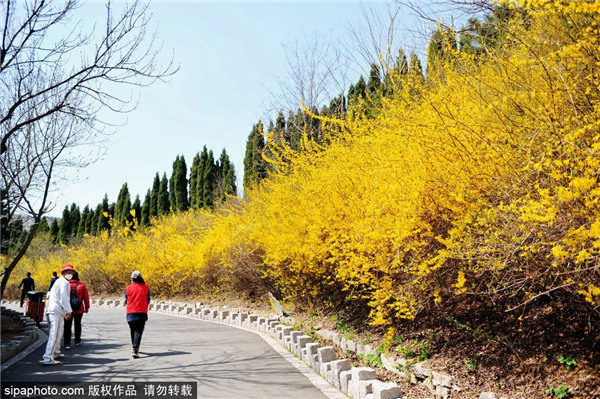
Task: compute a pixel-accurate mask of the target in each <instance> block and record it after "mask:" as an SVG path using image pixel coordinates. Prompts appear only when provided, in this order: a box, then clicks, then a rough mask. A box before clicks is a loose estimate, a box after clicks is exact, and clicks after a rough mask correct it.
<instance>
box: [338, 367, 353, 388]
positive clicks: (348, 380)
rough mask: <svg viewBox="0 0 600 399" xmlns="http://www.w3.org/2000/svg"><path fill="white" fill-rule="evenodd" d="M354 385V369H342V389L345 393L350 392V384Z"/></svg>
mask: <svg viewBox="0 0 600 399" xmlns="http://www.w3.org/2000/svg"><path fill="white" fill-rule="evenodd" d="M351 385H352V370H346V371H342V372H341V373H340V389H341V391H342V392H344V393H345V394H349V389H350V386H351Z"/></svg>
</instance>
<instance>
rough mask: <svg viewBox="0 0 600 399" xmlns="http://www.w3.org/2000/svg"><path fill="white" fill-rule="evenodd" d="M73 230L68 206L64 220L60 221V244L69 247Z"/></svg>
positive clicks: (63, 214)
mask: <svg viewBox="0 0 600 399" xmlns="http://www.w3.org/2000/svg"><path fill="white" fill-rule="evenodd" d="M72 230H73V227H72V224H71V212H70V211H69V206H68V205H67V206H65V209H64V210H63V213H62V218H61V219H60V224H59V225H58V242H60V243H61V244H65V245H67V244H68V243H69V240H70V238H71V231H72Z"/></svg>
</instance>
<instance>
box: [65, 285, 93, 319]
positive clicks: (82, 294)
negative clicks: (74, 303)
mask: <svg viewBox="0 0 600 399" xmlns="http://www.w3.org/2000/svg"><path fill="white" fill-rule="evenodd" d="M69 284H70V285H71V292H74V293H75V294H76V295H77V298H79V301H80V302H81V307H80V308H79V310H77V311H75V312H73V313H74V314H82V313H87V311H88V310H89V309H90V294H89V292H88V289H87V287H86V285H85V284H83V283H82V282H81V281H79V280H69ZM77 284H79V285H77Z"/></svg>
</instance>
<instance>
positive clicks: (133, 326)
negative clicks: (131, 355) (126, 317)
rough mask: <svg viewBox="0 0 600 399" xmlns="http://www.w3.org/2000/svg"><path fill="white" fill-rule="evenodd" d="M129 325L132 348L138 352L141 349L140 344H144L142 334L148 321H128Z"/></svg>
mask: <svg viewBox="0 0 600 399" xmlns="http://www.w3.org/2000/svg"><path fill="white" fill-rule="evenodd" d="M127 324H129V331H130V332H131V347H132V348H133V349H135V350H138V349H139V348H140V343H141V342H142V334H143V333H144V327H145V326H146V320H134V321H128V322H127Z"/></svg>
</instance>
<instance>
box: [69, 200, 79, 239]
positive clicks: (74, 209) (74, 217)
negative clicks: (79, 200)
mask: <svg viewBox="0 0 600 399" xmlns="http://www.w3.org/2000/svg"><path fill="white" fill-rule="evenodd" d="M70 212H71V231H70V236H71V237H77V229H78V228H79V221H80V220H81V212H80V211H79V206H78V205H77V204H76V203H72V204H71V209H70Z"/></svg>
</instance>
